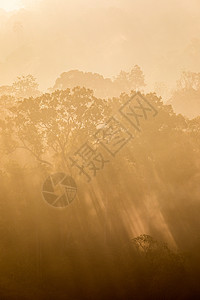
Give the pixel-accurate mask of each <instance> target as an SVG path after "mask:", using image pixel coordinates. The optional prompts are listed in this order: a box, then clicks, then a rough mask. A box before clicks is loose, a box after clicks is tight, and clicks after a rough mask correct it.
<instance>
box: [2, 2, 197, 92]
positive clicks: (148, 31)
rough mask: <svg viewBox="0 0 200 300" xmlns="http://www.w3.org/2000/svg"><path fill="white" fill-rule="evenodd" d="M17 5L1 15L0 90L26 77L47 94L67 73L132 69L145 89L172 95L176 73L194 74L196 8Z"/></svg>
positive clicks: (184, 5) (157, 4)
mask: <svg viewBox="0 0 200 300" xmlns="http://www.w3.org/2000/svg"><path fill="white" fill-rule="evenodd" d="M1 2H2V1H0V8H2V6H1ZM7 2H9V1H7ZM21 3H22V4H23V5H24V7H25V9H23V10H18V11H15V12H5V11H3V10H0V45H1V47H0V85H4V84H9V83H11V82H12V81H13V80H15V78H16V76H18V75H21V74H28V73H32V74H33V75H34V76H36V77H37V78H38V81H39V82H40V84H41V85H40V87H41V88H42V89H46V88H48V87H50V86H52V84H53V83H54V81H55V79H56V78H57V77H58V75H59V74H60V73H61V72H63V71H68V70H70V69H79V70H82V71H92V72H97V73H101V74H102V75H104V76H109V77H112V76H114V75H116V74H117V73H119V71H120V70H121V69H124V70H127V71H128V70H129V69H130V68H131V67H132V66H133V65H134V64H138V65H140V66H141V68H142V69H143V71H144V73H145V75H146V81H147V83H148V84H149V85H150V86H153V85H154V83H155V82H156V81H164V82H166V83H167V84H168V85H169V86H170V87H171V86H173V84H174V83H175V81H176V79H177V78H178V77H179V74H180V72H181V71H182V70H190V71H195V72H199V71H200V55H199V53H200V21H199V13H200V2H199V1H198V0H190V1H188V0H185V1H183V0H168V1H158V0H157V1H156V0H73V1H67V0H37V1H34V0H32V1H31V0H22V1H21ZM35 3H36V4H35ZM34 4H35V5H34Z"/></svg>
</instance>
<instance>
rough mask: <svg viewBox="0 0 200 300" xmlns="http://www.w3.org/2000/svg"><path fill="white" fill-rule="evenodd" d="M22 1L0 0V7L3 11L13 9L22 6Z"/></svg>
mask: <svg viewBox="0 0 200 300" xmlns="http://www.w3.org/2000/svg"><path fill="white" fill-rule="evenodd" d="M22 7H23V5H22V2H21V1H20V0H0V9H4V10H5V11H8V12H9V11H14V10H18V9H20V8H22Z"/></svg>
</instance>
